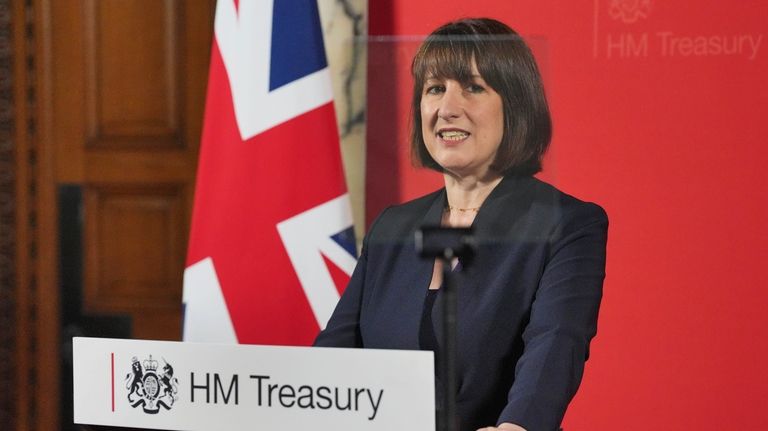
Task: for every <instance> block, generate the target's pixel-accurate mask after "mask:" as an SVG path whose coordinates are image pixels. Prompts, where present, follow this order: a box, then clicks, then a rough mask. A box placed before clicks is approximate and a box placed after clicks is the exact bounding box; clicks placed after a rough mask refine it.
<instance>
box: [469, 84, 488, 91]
mask: <svg viewBox="0 0 768 431" xmlns="http://www.w3.org/2000/svg"><path fill="white" fill-rule="evenodd" d="M467 91H469V92H470V93H482V92H483V91H485V87H483V86H482V85H478V84H469V86H467Z"/></svg>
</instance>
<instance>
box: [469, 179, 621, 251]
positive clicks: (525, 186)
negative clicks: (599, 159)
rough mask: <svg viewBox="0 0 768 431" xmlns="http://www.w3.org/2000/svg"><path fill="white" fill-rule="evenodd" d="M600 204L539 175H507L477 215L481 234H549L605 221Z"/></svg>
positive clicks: (540, 235) (526, 235) (534, 235)
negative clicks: (565, 189)
mask: <svg viewBox="0 0 768 431" xmlns="http://www.w3.org/2000/svg"><path fill="white" fill-rule="evenodd" d="M607 220H608V219H607V216H606V213H605V211H604V210H603V208H602V207H600V206H599V205H597V204H595V203H592V202H587V201H584V200H581V199H579V198H576V197H574V196H572V195H570V194H568V193H566V192H564V191H562V190H560V189H558V188H557V187H555V186H553V185H552V184H549V183H546V182H544V181H542V180H540V179H537V178H535V177H531V176H526V177H507V178H504V180H503V181H502V182H501V183H500V184H499V186H498V187H497V188H496V189H495V190H494V191H493V192H492V193H491V195H490V196H489V197H488V199H487V200H486V203H485V204H484V205H483V208H481V210H480V214H479V215H478V219H476V224H477V228H478V230H479V233H480V234H481V235H486V236H500V235H501V236H503V235H510V236H513V237H515V238H529V237H530V238H539V239H540V238H542V237H549V236H550V235H552V234H556V233H557V232H562V231H563V230H564V229H565V230H572V229H578V228H579V227H581V226H586V225H589V224H591V223H596V222H599V223H605V224H606V225H607Z"/></svg>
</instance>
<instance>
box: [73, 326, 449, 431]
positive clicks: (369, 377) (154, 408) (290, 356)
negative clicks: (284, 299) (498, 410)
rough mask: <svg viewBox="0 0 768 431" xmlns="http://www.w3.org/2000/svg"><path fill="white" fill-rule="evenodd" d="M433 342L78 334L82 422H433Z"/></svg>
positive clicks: (417, 426) (215, 425)
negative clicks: (429, 345) (241, 341)
mask: <svg viewBox="0 0 768 431" xmlns="http://www.w3.org/2000/svg"><path fill="white" fill-rule="evenodd" d="M432 361H433V357H432V353H431V352H408V351H382V350H362V349H327V348H309V347H274V346H245V345H220V344H197V343H176V342H160V341H140V340H114V339H97V338H75V339H74V376H73V377H74V384H75V409H74V418H75V422H76V423H87V424H98V425H117V426H128V427H138V428H148V429H172V430H208V429H228V430H239V429H243V430H245V429H265V430H269V429H286V428H290V429H293V428H297V429H301V428H312V429H335V430H345V429H349V430H352V429H354V430H391V429H398V430H433V429H434V380H433V379H434V378H433V375H434V374H433V372H434V371H433V366H432V363H433V362H432Z"/></svg>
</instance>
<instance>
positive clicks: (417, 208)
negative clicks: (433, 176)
mask: <svg viewBox="0 0 768 431" xmlns="http://www.w3.org/2000/svg"><path fill="white" fill-rule="evenodd" d="M444 200H445V190H444V189H439V190H436V191H434V192H432V193H429V194H427V195H424V196H421V197H419V198H416V199H413V200H410V201H407V202H403V203H400V204H396V205H391V206H388V207H386V208H385V209H384V210H383V211H382V212H381V213H379V215H378V216H377V217H376V219H375V220H374V222H373V223H372V224H371V227H370V229H369V232H370V235H372V236H376V237H379V238H391V237H393V236H396V237H402V236H406V235H412V233H413V231H414V230H415V229H417V228H418V227H419V226H421V225H424V224H429V221H430V215H436V216H437V217H436V220H434V222H435V223H439V221H440V218H439V216H440V214H441V213H440V211H441V210H442V208H443V207H444ZM432 213H434V214H432ZM432 218H434V217H432Z"/></svg>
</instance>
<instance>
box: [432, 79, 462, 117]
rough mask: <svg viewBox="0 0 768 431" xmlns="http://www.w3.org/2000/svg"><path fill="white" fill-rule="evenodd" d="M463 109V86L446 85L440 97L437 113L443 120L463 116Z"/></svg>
mask: <svg viewBox="0 0 768 431" xmlns="http://www.w3.org/2000/svg"><path fill="white" fill-rule="evenodd" d="M463 109H464V108H463V97H462V93H461V88H457V87H456V86H452V85H449V86H446V89H445V93H443V97H441V98H440V106H438V109H437V115H438V116H439V117H440V118H442V119H443V120H448V119H451V118H457V117H459V116H461V113H462V110H463Z"/></svg>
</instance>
